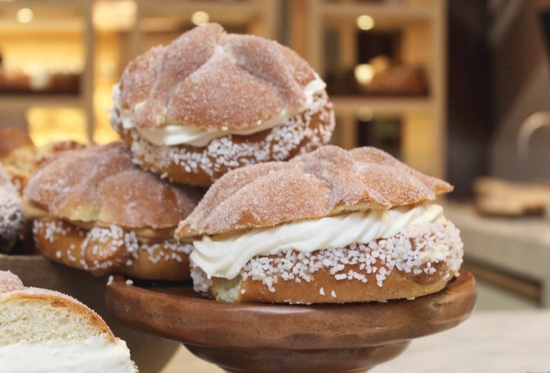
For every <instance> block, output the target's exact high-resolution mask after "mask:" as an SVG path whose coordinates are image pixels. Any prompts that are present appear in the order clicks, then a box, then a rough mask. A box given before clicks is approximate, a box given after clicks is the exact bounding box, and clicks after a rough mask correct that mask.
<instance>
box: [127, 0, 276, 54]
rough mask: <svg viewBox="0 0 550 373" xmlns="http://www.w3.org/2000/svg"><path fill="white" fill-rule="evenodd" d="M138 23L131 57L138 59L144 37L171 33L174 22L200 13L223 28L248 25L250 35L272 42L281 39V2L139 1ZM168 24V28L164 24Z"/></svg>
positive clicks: (135, 28) (254, 0) (133, 31)
mask: <svg viewBox="0 0 550 373" xmlns="http://www.w3.org/2000/svg"><path fill="white" fill-rule="evenodd" d="M136 2H137V20H136V23H135V27H134V28H133V29H132V40H131V44H132V50H131V55H132V57H135V56H137V55H139V54H140V53H142V52H143V50H142V45H143V34H144V33H146V32H147V31H151V30H156V29H159V26H160V29H162V31H168V30H169V27H170V25H171V24H173V25H179V26H181V24H180V23H178V22H175V23H174V22H170V20H171V19H172V20H174V19H175V20H189V22H191V15H192V14H193V13H194V12H196V11H203V12H206V13H208V15H209V19H210V22H218V23H221V24H222V25H224V24H225V25H247V26H248V28H249V33H250V34H254V35H258V36H262V37H265V38H268V39H274V40H278V39H279V25H280V24H281V21H280V13H281V12H280V9H281V0H248V1H234V2H222V1H208V2H207V1H194V0H163V1H152V0H136ZM162 20H164V21H165V22H164V24H162V23H160V22H162Z"/></svg>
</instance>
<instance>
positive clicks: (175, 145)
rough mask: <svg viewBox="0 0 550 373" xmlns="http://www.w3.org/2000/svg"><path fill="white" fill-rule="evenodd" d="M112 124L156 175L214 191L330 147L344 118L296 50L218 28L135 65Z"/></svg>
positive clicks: (124, 80) (120, 87)
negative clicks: (223, 182) (231, 178)
mask: <svg viewBox="0 0 550 373" xmlns="http://www.w3.org/2000/svg"><path fill="white" fill-rule="evenodd" d="M111 124H112V126H113V128H114V129H115V130H116V131H117V132H118V133H120V134H121V136H122V137H123V139H124V140H125V141H126V142H127V144H128V145H129V146H130V148H131V150H132V153H133V155H134V157H135V159H136V162H138V164H139V165H140V166H142V167H143V168H145V169H146V170H149V171H151V172H154V173H157V174H159V175H165V176H166V177H168V178H169V179H170V180H173V181H177V182H182V183H186V184H191V185H199V186H209V185H211V184H212V182H213V181H214V180H217V179H218V178H220V177H221V176H222V175H223V174H225V173H226V172H227V171H229V170H232V169H236V168H239V167H242V166H245V165H250V164H256V163H261V162H268V161H284V160H288V159H291V158H293V157H294V156H296V155H298V154H303V153H306V152H309V151H312V150H314V149H316V148H318V147H320V146H321V145H323V144H325V143H327V142H328V140H329V139H330V136H331V134H332V130H333V128H334V113H333V109H332V104H331V103H330V101H329V99H328V96H327V94H326V91H325V83H324V82H323V81H322V80H321V79H320V78H319V76H318V75H317V74H316V73H315V71H313V69H312V68H311V67H310V66H309V65H308V63H307V62H306V61H304V60H303V59H302V58H300V57H299V56H298V55H297V54H296V53H295V52H293V51H292V50H290V49H288V48H287V47H284V46H282V45H280V44H278V43H276V42H275V41H271V40H267V39H263V38H260V37H257V36H252V35H237V34H226V33H225V31H224V30H223V28H222V27H221V26H220V25H218V24H212V23H210V24H204V25H201V26H198V27H196V28H194V29H192V30H191V31H188V32H186V33H184V34H183V35H181V36H180V37H179V38H177V39H176V40H174V41H173V42H172V43H171V44H169V45H167V46H157V47H154V48H152V49H150V50H149V51H147V52H146V53H144V54H142V55H140V56H139V57H137V58H136V59H135V60H134V61H132V62H131V63H130V64H129V65H128V66H127V67H126V69H125V71H124V73H123V75H122V77H121V79H120V82H119V83H118V84H117V85H116V86H115V87H114V107H113V110H112V116H111Z"/></svg>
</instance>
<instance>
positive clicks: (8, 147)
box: [0, 128, 34, 158]
mask: <svg viewBox="0 0 550 373" xmlns="http://www.w3.org/2000/svg"><path fill="white" fill-rule="evenodd" d="M29 145H30V146H33V145H34V143H33V142H32V139H31V138H30V136H29V135H28V134H27V133H26V132H25V131H22V130H20V129H17V128H0V158H4V157H5V156H7V155H8V154H10V153H11V152H12V151H14V150H15V149H17V148H20V147H22V146H29Z"/></svg>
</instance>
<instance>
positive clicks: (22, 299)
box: [0, 271, 138, 373]
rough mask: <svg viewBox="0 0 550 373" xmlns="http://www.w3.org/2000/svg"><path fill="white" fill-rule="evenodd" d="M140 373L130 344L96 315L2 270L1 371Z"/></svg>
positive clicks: (80, 305)
mask: <svg viewBox="0 0 550 373" xmlns="http://www.w3.org/2000/svg"><path fill="white" fill-rule="evenodd" d="M64 372H71V373H72V372H82V373H106V372H109V373H137V372H138V370H137V367H136V366H135V364H134V363H133V362H132V360H131V358H130V351H129V350H128V347H126V343H125V342H124V341H122V340H120V339H118V338H116V337H115V336H114V335H113V333H112V332H111V330H110V329H109V327H108V326H107V324H105V322H104V321H103V320H102V319H101V317H99V316H98V315H97V314H96V313H95V312H94V311H92V310H91V309H89V308H88V307H87V306H85V305H84V304H82V303H80V302H79V301H77V300H76V299H73V298H71V297H69V296H67V295H65V294H61V293H58V292H56V291H51V290H46V289H37V288H27V287H25V286H23V283H22V282H21V280H20V279H19V278H18V277H17V276H16V275H14V274H13V273H11V272H5V271H0V373H64Z"/></svg>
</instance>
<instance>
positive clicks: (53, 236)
mask: <svg viewBox="0 0 550 373" xmlns="http://www.w3.org/2000/svg"><path fill="white" fill-rule="evenodd" d="M33 231H34V234H35V236H36V237H38V236H40V237H43V238H44V240H45V241H47V242H49V243H55V242H64V243H65V245H59V247H58V249H57V251H56V252H55V253H50V252H47V253H45V254H46V256H48V257H50V256H53V257H51V259H53V260H56V261H58V262H61V263H64V264H66V265H69V266H71V267H75V268H80V269H84V270H87V271H90V272H92V273H95V274H103V273H112V272H114V273H117V270H120V269H121V267H131V266H133V265H134V264H136V262H138V261H147V262H149V263H151V264H152V265H155V264H161V263H163V262H164V263H165V262H168V261H175V262H178V263H182V262H183V261H184V260H187V259H186V257H187V256H188V255H189V253H190V252H191V251H192V249H193V246H192V245H191V244H188V243H178V242H176V241H175V240H162V241H161V240H158V242H150V243H147V242H142V239H141V238H140V237H139V236H138V234H136V233H135V232H133V231H129V230H125V229H123V228H121V227H119V226H116V225H114V224H111V225H110V226H109V227H105V228H101V227H93V228H92V229H89V230H87V229H83V228H80V227H77V226H75V225H73V224H70V223H67V222H65V221H62V220H59V219H41V220H35V221H34V227H33ZM45 246H46V245H44V244H43V243H41V241H38V247H39V249H40V250H49V249H47V248H45ZM140 265H142V264H140Z"/></svg>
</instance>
